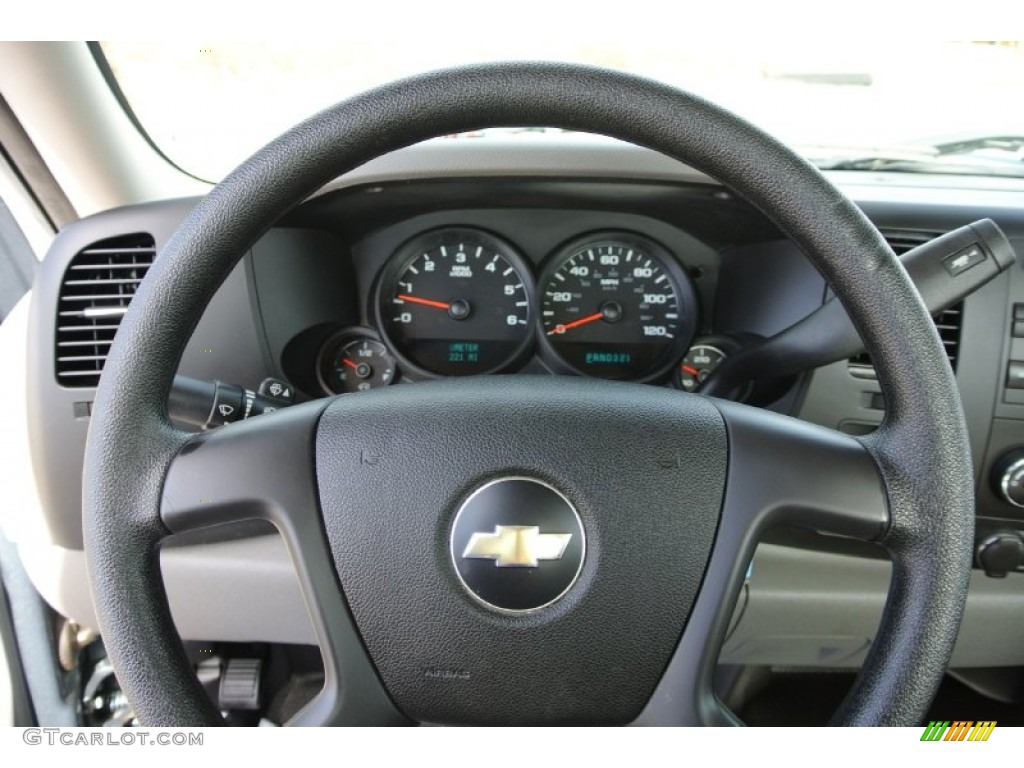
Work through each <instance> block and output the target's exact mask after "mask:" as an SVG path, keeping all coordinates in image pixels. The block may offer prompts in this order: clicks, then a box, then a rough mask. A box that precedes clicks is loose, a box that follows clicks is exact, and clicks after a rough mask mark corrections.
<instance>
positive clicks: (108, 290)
mask: <svg viewBox="0 0 1024 768" xmlns="http://www.w3.org/2000/svg"><path fill="white" fill-rule="evenodd" d="M155 257H156V243H155V242H154V241H153V238H152V236H151V235H147V234H136V235H125V236H123V237H115V238H111V239H109V240H103V241H100V242H98V243H94V244H93V245H90V246H89V247H88V248H85V249H83V250H81V251H79V253H78V254H76V255H75V257H74V258H73V259H72V260H71V263H70V264H69V265H68V268H67V271H66V272H65V273H64V280H63V282H62V283H61V286H60V298H59V300H58V302H57V338H56V371H57V381H58V382H59V383H60V384H62V385H64V386H66V387H95V386H96V385H97V384H98V383H99V380H100V372H101V371H102V370H103V363H104V362H105V361H106V359H107V352H108V350H109V349H110V344H111V342H112V341H113V340H114V334H115V333H116V332H117V328H118V326H119V325H120V324H121V318H122V317H123V316H124V313H125V312H126V311H127V308H128V303H129V302H130V301H131V299H132V296H134V295H135V291H136V290H137V289H138V287H139V283H141V282H142V278H143V277H145V276H146V272H147V271H148V270H149V267H150V265H151V264H152V263H153V259H154V258H155Z"/></svg>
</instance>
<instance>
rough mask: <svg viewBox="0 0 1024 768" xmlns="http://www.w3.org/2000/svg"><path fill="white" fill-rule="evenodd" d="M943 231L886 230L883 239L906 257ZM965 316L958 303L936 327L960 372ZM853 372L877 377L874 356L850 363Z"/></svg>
mask: <svg viewBox="0 0 1024 768" xmlns="http://www.w3.org/2000/svg"><path fill="white" fill-rule="evenodd" d="M941 234H942V232H924V231H919V230H885V229H883V230H882V236H883V237H884V238H885V240H886V242H887V243H889V247H890V248H892V249H893V251H894V252H895V253H896V255H897V256H902V255H903V254H904V253H906V252H907V251H909V250H911V249H913V248H916V247H917V246H919V245H921V244H922V243H927V242H928V241H929V240H932V239H934V238H936V237H938V236H939V235H941ZM962 314H963V303H962V302H961V303H960V304H956V305H954V306H952V307H950V308H949V309H946V310H943V311H942V312H940V313H939V314H937V315H936V316H935V318H934V320H935V327H936V329H937V330H938V332H939V338H940V339H942V345H943V346H944V347H945V348H946V357H948V358H949V364H950V366H951V367H952V368H953V371H954V372H955V371H956V363H957V358H958V355H959V351H960V323H961V317H962ZM849 366H850V373H851V374H853V375H854V376H857V377H860V378H875V369H874V366H873V365H872V364H871V356H870V355H869V354H868V353H867V352H861V353H860V354H859V355H857V356H856V357H851V358H850V360H849Z"/></svg>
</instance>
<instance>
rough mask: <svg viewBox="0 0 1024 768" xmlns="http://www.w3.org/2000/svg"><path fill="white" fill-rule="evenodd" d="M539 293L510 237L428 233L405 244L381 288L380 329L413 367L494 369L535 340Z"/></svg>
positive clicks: (463, 371)
mask: <svg viewBox="0 0 1024 768" xmlns="http://www.w3.org/2000/svg"><path fill="white" fill-rule="evenodd" d="M532 300H533V291H532V290H531V285H530V275H529V271H528V270H527V268H526V265H525V263H524V262H523V260H522V259H521V258H520V257H519V255H518V254H517V253H516V252H515V250H514V249H513V248H512V247H511V246H510V245H508V244H507V243H505V242H504V241H502V240H500V239H498V238H497V237H494V236H493V235H490V234H488V233H486V232H482V231H479V230H472V229H443V230H437V231H434V232H429V233H427V234H425V235H421V236H420V237H417V238H415V239H414V240H413V241H411V242H409V243H407V244H406V245H405V246H403V247H402V248H401V249H400V250H399V251H398V253H397V254H396V255H395V257H394V259H393V260H392V263H391V265H390V266H389V268H388V269H386V270H385V273H384V275H383V277H382V279H381V282H380V285H379V287H378V292H377V312H378V321H379V327H380V328H381V329H382V330H383V331H384V333H385V334H386V336H387V339H388V341H390V343H391V346H392V348H393V349H394V351H395V352H396V354H397V355H398V356H399V358H400V361H401V362H402V363H404V365H405V366H406V367H407V368H412V369H413V370H418V371H421V372H426V373H430V374H437V375H441V376H467V375H471V374H479V373H492V372H495V371H498V370H501V369H502V368H504V367H506V366H508V365H510V364H511V363H512V362H513V361H514V360H515V359H517V358H518V357H519V356H520V354H521V353H522V352H523V351H524V350H525V348H526V347H527V346H528V345H529V342H530V336H531V328H532V327H533V312H532V308H531V304H532Z"/></svg>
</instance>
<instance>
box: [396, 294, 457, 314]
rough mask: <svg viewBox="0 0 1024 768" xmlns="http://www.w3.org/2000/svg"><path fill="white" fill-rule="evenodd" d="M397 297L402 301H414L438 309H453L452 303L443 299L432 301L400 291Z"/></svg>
mask: <svg viewBox="0 0 1024 768" xmlns="http://www.w3.org/2000/svg"><path fill="white" fill-rule="evenodd" d="M395 298H398V299H401V300H402V301H408V302H412V303H413V304H422V305H423V306H425V307H434V308H436V309H445V310H447V309H451V304H446V303H445V302H443V301H431V300H430V299H421V298H420V297H419V296H410V295H409V294H407V293H400V294H398V296H396V297H395Z"/></svg>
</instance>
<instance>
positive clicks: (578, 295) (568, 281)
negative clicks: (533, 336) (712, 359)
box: [540, 233, 697, 381]
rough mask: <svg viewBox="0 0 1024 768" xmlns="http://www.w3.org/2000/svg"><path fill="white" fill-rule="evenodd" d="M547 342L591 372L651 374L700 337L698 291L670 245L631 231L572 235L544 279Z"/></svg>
mask: <svg viewBox="0 0 1024 768" xmlns="http://www.w3.org/2000/svg"><path fill="white" fill-rule="evenodd" d="M540 295H541V302H540V311H541V331H542V343H543V344H545V345H546V346H547V348H548V349H549V350H550V351H551V352H553V353H554V355H555V356H556V360H555V362H556V363H561V364H562V365H563V366H565V367H568V368H569V369H571V370H573V371H575V372H577V373H582V374H585V375H587V376H597V377H600V378H605V379H632V380H638V381H650V380H652V379H655V378H657V377H659V376H662V375H664V374H666V373H667V372H668V370H669V368H671V367H672V364H673V362H674V361H675V360H677V359H678V358H679V355H680V354H681V353H682V351H683V350H684V349H686V346H687V345H688V344H689V343H690V339H692V338H693V333H694V329H695V327H696V319H697V299H696V294H695V292H694V290H693V285H692V284H691V283H690V280H689V278H687V276H686V274H685V273H684V272H683V270H682V269H681V268H680V267H679V265H678V264H677V263H676V261H675V259H674V258H673V257H672V256H671V254H669V252H668V251H667V250H665V249H664V248H663V247H661V246H660V245H658V244H657V243H655V242H653V241H651V240H648V239H646V238H641V237H639V236H636V235H632V234H627V233H600V234H595V235H591V236H588V237H586V238H584V239H583V240H578V241H576V242H574V243H571V244H570V245H569V246H567V247H566V248H564V249H562V250H561V251H559V252H558V253H557V254H556V255H555V256H554V257H553V258H552V259H551V261H550V262H549V264H548V267H547V269H545V270H544V273H543V274H542V275H541V279H540Z"/></svg>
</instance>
